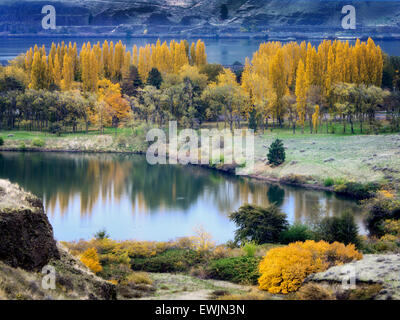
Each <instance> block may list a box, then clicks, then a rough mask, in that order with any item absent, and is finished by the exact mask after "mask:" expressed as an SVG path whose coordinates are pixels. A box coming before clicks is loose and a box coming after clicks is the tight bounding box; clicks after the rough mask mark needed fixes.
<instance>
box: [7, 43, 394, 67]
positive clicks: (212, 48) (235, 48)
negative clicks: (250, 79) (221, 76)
mask: <svg viewBox="0 0 400 320" xmlns="http://www.w3.org/2000/svg"><path fill="white" fill-rule="evenodd" d="M104 40H106V38H33V37H31V38H15V39H12V38H11V39H10V38H0V63H5V62H7V61H8V60H11V59H13V58H15V57H16V56H17V55H18V54H20V53H25V52H26V51H27V50H28V49H29V48H30V47H33V46H34V45H35V44H38V46H41V45H43V44H44V45H45V46H46V48H48V49H49V48H50V46H51V43H52V42H56V43H58V42H61V41H65V42H66V43H68V42H69V41H71V42H72V43H73V42H76V43H77V46H78V48H81V47H82V44H83V43H84V42H86V41H90V42H91V43H92V44H93V43H97V42H98V41H100V43H103V42H104ZM107 40H108V41H111V40H112V41H113V42H114V43H115V42H118V40H119V39H116V38H108V39H107ZM164 40H166V41H167V42H169V41H170V40H171V39H170V38H168V39H161V41H164ZM196 40H197V39H188V41H189V42H191V41H196ZM156 41H157V39H149V38H125V39H122V42H123V43H124V44H126V46H127V48H128V49H129V50H132V47H133V45H134V44H136V45H137V46H144V45H146V44H147V43H155V42H156ZM204 42H205V44H206V50H207V58H208V61H209V62H211V63H221V64H224V65H230V64H233V63H234V62H235V61H239V62H241V63H242V64H244V61H245V58H246V57H249V58H251V57H252V56H253V53H254V52H255V51H257V50H258V47H259V45H260V43H262V42H265V40H260V39H218V40H217V39H205V40H204ZM283 42H284V41H283ZM310 42H311V43H312V44H313V45H318V44H319V42H320V41H310ZM350 43H354V42H352V41H350ZM376 43H377V44H379V45H380V46H381V47H382V49H383V50H384V51H385V52H386V53H388V54H389V55H398V56H400V40H395V41H390V40H385V41H376Z"/></svg>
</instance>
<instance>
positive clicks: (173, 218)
mask: <svg viewBox="0 0 400 320" xmlns="http://www.w3.org/2000/svg"><path fill="white" fill-rule="evenodd" d="M0 177H1V178H6V179H9V180H10V181H11V182H16V183H18V184H19V185H20V186H22V187H23V188H25V189H26V190H29V191H31V192H32V193H34V194H36V195H37V196H39V197H41V198H42V199H43V200H44V203H45V207H46V210H47V212H48V214H49V217H50V220H51V222H52V224H53V226H54V229H55V233H56V235H57V236H58V238H59V239H60V240H73V239H78V238H90V237H91V236H92V235H93V234H94V233H95V232H96V231H98V229H100V227H106V228H107V230H109V231H111V235H112V236H113V237H114V238H116V239H126V238H139V237H142V238H143V239H145V240H150V239H152V240H168V239H170V238H174V237H176V236H182V235H189V234H191V232H192V229H193V227H194V224H195V223H202V224H204V226H205V228H206V229H207V228H208V229H212V230H209V231H212V233H213V236H214V237H215V239H216V240H217V241H219V242H224V241H227V240H230V239H232V237H233V231H234V227H235V226H234V225H233V224H232V223H231V222H230V221H229V219H228V218H227V214H228V213H229V212H232V211H233V210H236V209H237V208H238V207H239V206H240V205H242V204H244V203H255V204H258V205H263V206H266V205H268V204H269V203H276V204H277V205H278V206H280V207H281V208H282V210H283V211H284V212H286V213H287V214H288V218H289V220H290V221H291V222H293V221H306V220H310V221H315V220H316V219H318V218H319V217H320V216H321V211H322V214H323V215H334V214H338V213H340V212H342V211H343V210H345V209H349V208H350V209H354V210H356V211H357V210H358V209H357V207H356V204H355V203H354V202H351V201H349V200H345V199H338V198H336V197H335V196H334V195H332V194H329V193H326V192H317V191H312V190H304V189H296V188H290V187H281V186H278V185H268V184H266V183H263V182H257V181H249V180H248V179H245V178H241V177H234V176H229V175H224V174H221V173H219V172H217V171H214V170H208V169H204V168H201V167H195V166H180V165H175V166H173V165H165V166H151V165H149V164H148V163H147V162H146V159H145V157H144V156H139V155H121V154H74V153H8V152H4V153H0ZM321 208H322V210H321ZM359 221H361V218H359ZM123 230H125V231H123ZM132 230H134V231H132ZM157 230H159V231H158V232H157Z"/></svg>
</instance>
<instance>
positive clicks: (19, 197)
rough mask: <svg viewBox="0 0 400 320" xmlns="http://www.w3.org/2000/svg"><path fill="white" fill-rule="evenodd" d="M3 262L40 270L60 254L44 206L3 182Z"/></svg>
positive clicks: (0, 242)
mask: <svg viewBox="0 0 400 320" xmlns="http://www.w3.org/2000/svg"><path fill="white" fill-rule="evenodd" d="M0 189H1V192H0V260H1V261H3V262H5V263H6V264H8V265H10V266H12V267H19V268H22V269H25V270H40V269H41V268H42V267H43V266H45V265H46V264H47V263H48V262H49V260H50V259H58V258H59V252H58V250H57V246H56V242H55V240H54V237H53V228H52V226H51V225H50V223H49V220H48V219H47V216H46V214H45V213H44V209H43V203H42V201H41V200H40V199H38V198H37V197H35V196H33V195H32V194H30V193H27V192H24V191H23V190H22V189H21V188H19V187H18V186H17V185H14V184H11V183H10V182H8V181H5V180H0Z"/></svg>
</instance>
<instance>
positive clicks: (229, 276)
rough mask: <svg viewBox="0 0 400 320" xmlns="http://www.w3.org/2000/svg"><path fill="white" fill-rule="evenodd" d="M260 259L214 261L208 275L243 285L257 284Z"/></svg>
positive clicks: (240, 258) (245, 258)
mask: <svg viewBox="0 0 400 320" xmlns="http://www.w3.org/2000/svg"><path fill="white" fill-rule="evenodd" d="M260 261H261V258H259V257H236V258H234V257H232V258H224V259H218V260H214V261H212V262H211V263H210V265H209V266H208V268H207V271H206V272H207V275H208V277H210V278H213V279H219V280H226V281H231V282H235V283H242V284H252V285H253V284H257V279H258V278H259V277H260V274H259V272H258V265H259V263H260Z"/></svg>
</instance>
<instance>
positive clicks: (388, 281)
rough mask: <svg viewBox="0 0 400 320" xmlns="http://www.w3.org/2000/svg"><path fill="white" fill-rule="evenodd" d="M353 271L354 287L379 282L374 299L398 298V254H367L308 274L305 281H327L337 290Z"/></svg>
mask: <svg viewBox="0 0 400 320" xmlns="http://www.w3.org/2000/svg"><path fill="white" fill-rule="evenodd" d="M353 272H355V280H356V283H355V285H356V288H357V286H358V285H363V284H380V285H381V286H382V290H381V291H380V292H379V293H378V294H377V295H376V297H375V299H380V300H389V299H394V300H399V299H400V254H367V255H364V257H363V259H361V260H359V261H355V262H352V263H348V264H345V265H341V266H335V267H332V268H330V269H328V270H326V271H325V272H320V273H315V274H313V275H310V276H309V277H308V278H307V279H306V282H314V283H315V282H317V283H329V284H331V285H335V284H336V285H339V286H336V287H337V288H338V289H339V290H343V289H341V288H340V286H341V284H342V283H343V281H344V283H345V285H346V284H347V283H349V281H348V277H349V276H350V275H351V274H354V273H353Z"/></svg>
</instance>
